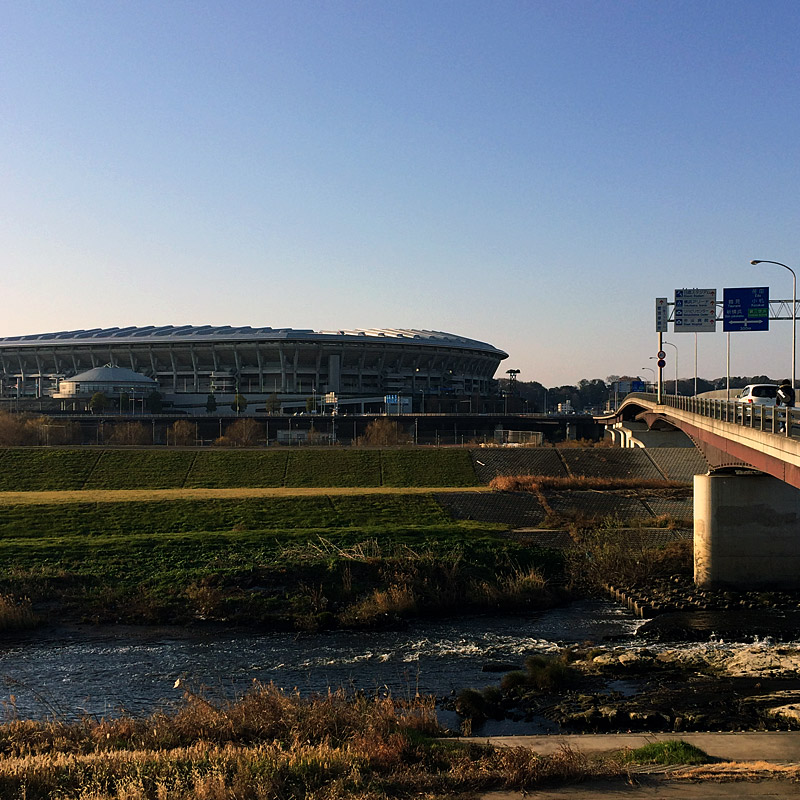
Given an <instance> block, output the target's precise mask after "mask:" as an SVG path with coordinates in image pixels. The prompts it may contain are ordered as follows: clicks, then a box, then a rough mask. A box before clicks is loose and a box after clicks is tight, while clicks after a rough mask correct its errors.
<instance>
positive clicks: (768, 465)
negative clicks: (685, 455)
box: [598, 393, 800, 589]
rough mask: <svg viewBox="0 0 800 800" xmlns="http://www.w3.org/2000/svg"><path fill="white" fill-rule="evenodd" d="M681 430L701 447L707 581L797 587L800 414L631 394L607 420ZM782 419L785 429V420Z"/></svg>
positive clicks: (698, 564) (699, 566)
mask: <svg viewBox="0 0 800 800" xmlns="http://www.w3.org/2000/svg"><path fill="white" fill-rule="evenodd" d="M630 420H636V421H638V422H645V423H646V424H647V426H648V428H650V429H658V428H662V429H666V428H673V429H678V430H681V431H683V432H684V433H685V434H686V435H687V436H688V437H689V438H690V439H691V441H692V442H694V444H695V445H696V446H697V447H698V448H699V449H700V450H701V451H702V453H703V455H704V456H705V458H706V460H707V462H708V464H709V472H708V474H707V475H695V478H694V576H695V582H696V583H697V584H698V585H699V586H701V587H706V588H719V587H725V586H730V587H736V588H747V589H754V588H758V589H778V588H783V589H800V413H799V412H798V411H796V410H791V411H790V412H789V419H788V423H787V419H786V409H785V408H780V409H779V408H776V407H775V406H758V405H750V406H747V405H742V404H740V403H734V402H731V401H728V400H716V399H706V398H698V397H681V396H677V397H675V396H671V397H662V402H661V403H659V402H658V398H657V396H656V395H654V394H638V393H637V394H631V395H628V396H627V397H626V398H625V400H624V401H623V402H622V404H621V405H620V406H619V408H618V409H617V411H616V412H614V413H613V414H610V415H606V416H604V417H601V418H598V421H599V422H603V423H604V424H606V425H607V426H609V425H610V426H613V425H616V424H618V423H621V422H624V421H630ZM783 426H785V431H784V432H782V431H781V427H783Z"/></svg>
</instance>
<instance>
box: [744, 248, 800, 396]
mask: <svg viewBox="0 0 800 800" xmlns="http://www.w3.org/2000/svg"><path fill="white" fill-rule="evenodd" d="M750 263H751V264H753V265H756V264H775V265H776V266H778V267H783V268H784V269H788V270H789V272H791V273H792V389H794V388H796V384H795V381H796V379H797V275H795V271H794V270H793V269H792V268H791V267H788V266H787V265H786V264H782V263H781V262H780V261H766V260H764V259H754V260H753V261H751V262H750Z"/></svg>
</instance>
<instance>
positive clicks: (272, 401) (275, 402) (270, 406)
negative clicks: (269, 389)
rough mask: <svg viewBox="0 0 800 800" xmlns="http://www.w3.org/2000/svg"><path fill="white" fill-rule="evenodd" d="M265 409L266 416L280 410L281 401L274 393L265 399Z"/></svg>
mask: <svg viewBox="0 0 800 800" xmlns="http://www.w3.org/2000/svg"><path fill="white" fill-rule="evenodd" d="M266 407H267V413H268V414H274V413H275V412H276V411H280V410H281V401H280V398H279V397H278V395H277V394H275V392H273V393H272V394H271V395H270V396H269V397H268V398H267V402H266Z"/></svg>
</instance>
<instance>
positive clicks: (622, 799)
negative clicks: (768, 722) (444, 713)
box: [466, 731, 800, 800]
mask: <svg viewBox="0 0 800 800" xmlns="http://www.w3.org/2000/svg"><path fill="white" fill-rule="evenodd" d="M669 739H682V740H683V741H685V742H689V743H690V744H693V745H695V746H696V747H699V748H701V749H702V750H704V751H705V752H706V753H708V755H710V756H712V757H713V758H715V759H719V760H720V761H737V762H759V761H760V762H766V763H767V764H778V765H788V764H795V765H797V764H800V731H790V732H789V731H787V732H783V731H781V732H763V733H762V732H758V733H754V732H746V733H655V734H635V733H622V734H600V735H593V734H587V735H551V736H490V737H478V736H472V737H469V738H468V739H466V741H472V742H476V743H482V744H492V745H494V746H496V747H529V748H530V749H531V750H534V751H536V752H537V753H541V754H542V755H548V754H551V753H555V752H558V750H559V749H560V748H562V747H570V748H572V749H573V750H577V751H580V752H583V753H587V754H598V753H608V752H614V751H617V750H622V749H624V748H636V747H641V746H642V745H644V744H647V743H649V742H654V741H665V740H669ZM655 769H656V770H659V769H663V768H658V767H656V768H655ZM635 779H636V782H635V784H633V785H629V784H627V783H624V782H622V781H588V782H586V783H577V784H573V785H569V786H559V787H556V788H552V789H544V790H539V789H530V790H528V791H525V792H518V791H499V792H488V793H486V794H483V795H481V800H786V799H789V798H800V782H794V781H792V780H788V779H782V778H781V777H778V776H776V777H770V778H764V779H760V780H736V781H735V782H733V780H732V779H727V780H726V779H725V778H723V779H722V780H719V779H710V780H705V781H702V782H701V781H693V780H688V779H687V780H680V781H678V780H672V779H670V776H669V771H667V772H666V773H660V774H659V773H657V772H656V773H653V774H646V773H645V774H641V775H636V776H635Z"/></svg>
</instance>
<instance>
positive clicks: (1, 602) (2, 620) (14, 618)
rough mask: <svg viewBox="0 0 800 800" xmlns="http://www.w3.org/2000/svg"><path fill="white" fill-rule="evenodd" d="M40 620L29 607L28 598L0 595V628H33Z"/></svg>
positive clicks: (3, 629)
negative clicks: (18, 598) (19, 598)
mask: <svg viewBox="0 0 800 800" xmlns="http://www.w3.org/2000/svg"><path fill="white" fill-rule="evenodd" d="M40 622H41V620H40V619H39V617H37V616H36V614H34V613H33V610H32V609H31V603H30V600H28V599H27V598H26V599H24V600H15V599H14V598H13V597H10V596H9V595H5V594H2V595H0V630H2V631H11V630H22V629H25V628H35V627H36V626H37V625H38V624H39V623H40Z"/></svg>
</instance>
